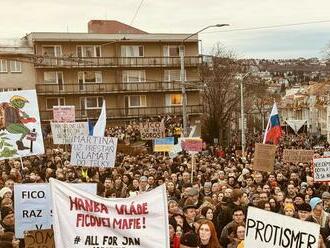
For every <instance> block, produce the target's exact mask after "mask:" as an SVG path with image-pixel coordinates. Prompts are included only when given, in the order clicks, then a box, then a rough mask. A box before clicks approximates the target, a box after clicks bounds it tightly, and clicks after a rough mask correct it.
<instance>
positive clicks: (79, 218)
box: [50, 178, 170, 248]
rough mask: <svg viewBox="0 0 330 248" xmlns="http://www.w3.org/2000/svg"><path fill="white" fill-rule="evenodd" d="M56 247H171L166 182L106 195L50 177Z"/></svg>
mask: <svg viewBox="0 0 330 248" xmlns="http://www.w3.org/2000/svg"><path fill="white" fill-rule="evenodd" d="M50 185H51V193H52V196H53V206H54V211H53V215H54V235H55V245H56V247H70V248H71V247H72V248H73V247H77V248H78V247H79V248H90V247H107V248H108V247H121V248H131V247H134V248H169V247H170V245H169V231H168V213H167V196H166V189H165V185H161V186H159V187H157V188H156V189H153V190H151V191H149V192H145V193H143V194H140V195H139V196H136V197H130V198H102V197H99V196H94V195H92V194H89V193H86V192H84V191H82V190H79V189H75V188H72V187H70V186H68V185H66V184H64V183H62V182H60V181H58V180H56V179H53V178H52V179H50Z"/></svg>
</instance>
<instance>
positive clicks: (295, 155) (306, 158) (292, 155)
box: [283, 149, 314, 163]
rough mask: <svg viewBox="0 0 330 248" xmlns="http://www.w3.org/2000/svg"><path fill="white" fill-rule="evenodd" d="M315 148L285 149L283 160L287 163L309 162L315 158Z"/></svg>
mask: <svg viewBox="0 0 330 248" xmlns="http://www.w3.org/2000/svg"><path fill="white" fill-rule="evenodd" d="M313 156H314V151H313V150H295V149H284V151H283V161H284V162H285V163H309V162H311V161H312V160H313Z"/></svg>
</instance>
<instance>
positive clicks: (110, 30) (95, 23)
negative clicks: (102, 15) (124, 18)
mask: <svg viewBox="0 0 330 248" xmlns="http://www.w3.org/2000/svg"><path fill="white" fill-rule="evenodd" d="M88 33H95V34H147V32H145V31H143V30H140V29H137V28H135V27H132V26H130V25H127V24H125V23H122V22H119V21H115V20H91V21H89V22H88Z"/></svg>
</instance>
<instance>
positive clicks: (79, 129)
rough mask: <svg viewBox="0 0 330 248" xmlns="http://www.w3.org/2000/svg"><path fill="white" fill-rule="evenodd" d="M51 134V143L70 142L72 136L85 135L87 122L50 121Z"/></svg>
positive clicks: (87, 129)
mask: <svg viewBox="0 0 330 248" xmlns="http://www.w3.org/2000/svg"><path fill="white" fill-rule="evenodd" d="M50 126H51V129H52V134H53V143H54V144H55V145H59V144H71V140H72V138H73V137H74V136H80V135H82V136H87V135H88V132H89V128H88V122H72V123H55V122H53V123H51V124H50Z"/></svg>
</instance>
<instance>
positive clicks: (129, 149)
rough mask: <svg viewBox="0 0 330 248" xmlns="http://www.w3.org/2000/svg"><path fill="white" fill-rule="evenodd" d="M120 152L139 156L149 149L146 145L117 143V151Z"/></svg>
mask: <svg viewBox="0 0 330 248" xmlns="http://www.w3.org/2000/svg"><path fill="white" fill-rule="evenodd" d="M119 152H121V153H124V154H126V155H130V156H138V155H141V154H145V153H147V149H146V147H145V146H132V145H125V144H117V153H119Z"/></svg>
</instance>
